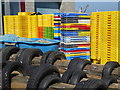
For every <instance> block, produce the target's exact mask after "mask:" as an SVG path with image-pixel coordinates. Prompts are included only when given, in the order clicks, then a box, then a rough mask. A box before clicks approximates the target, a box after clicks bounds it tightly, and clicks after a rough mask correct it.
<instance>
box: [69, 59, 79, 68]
mask: <svg viewBox="0 0 120 90" xmlns="http://www.w3.org/2000/svg"><path fill="white" fill-rule="evenodd" d="M79 59H80V58H74V59H72V60H70V63H69V64H68V69H72V68H74V67H75V65H76V64H77V63H78V60H79Z"/></svg>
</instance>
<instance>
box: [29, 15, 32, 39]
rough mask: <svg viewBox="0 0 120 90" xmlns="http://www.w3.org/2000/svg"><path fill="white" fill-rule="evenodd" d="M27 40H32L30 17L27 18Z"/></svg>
mask: <svg viewBox="0 0 120 90" xmlns="http://www.w3.org/2000/svg"><path fill="white" fill-rule="evenodd" d="M28 38H32V20H31V16H28Z"/></svg>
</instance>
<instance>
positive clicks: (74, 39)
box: [61, 13, 90, 60]
mask: <svg viewBox="0 0 120 90" xmlns="http://www.w3.org/2000/svg"><path fill="white" fill-rule="evenodd" d="M61 51H63V52H64V53H65V55H66V57H67V60H71V59H74V58H76V57H78V58H83V59H87V60H90V16H88V15H87V14H76V13H63V14H61Z"/></svg>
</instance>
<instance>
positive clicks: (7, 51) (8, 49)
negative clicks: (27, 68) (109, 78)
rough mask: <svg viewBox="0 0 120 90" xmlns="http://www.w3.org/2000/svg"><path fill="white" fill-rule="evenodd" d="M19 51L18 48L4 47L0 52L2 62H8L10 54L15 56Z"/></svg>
mask: <svg viewBox="0 0 120 90" xmlns="http://www.w3.org/2000/svg"><path fill="white" fill-rule="evenodd" d="M19 50H20V48H18V47H15V46H12V47H5V48H2V50H1V51H0V54H2V55H1V56H2V62H3V63H4V62H6V61H8V60H9V58H10V56H11V55H12V54H16V53H17V52H18V51H19Z"/></svg>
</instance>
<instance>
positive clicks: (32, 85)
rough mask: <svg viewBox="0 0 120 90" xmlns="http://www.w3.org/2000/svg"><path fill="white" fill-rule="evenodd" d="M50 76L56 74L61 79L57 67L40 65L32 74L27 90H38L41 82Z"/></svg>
mask: <svg viewBox="0 0 120 90" xmlns="http://www.w3.org/2000/svg"><path fill="white" fill-rule="evenodd" d="M50 74H56V75H58V76H59V77H60V73H59V71H58V69H57V68H56V67H55V66H52V65H49V64H43V65H40V66H39V67H38V68H36V69H35V70H34V71H33V72H32V74H31V76H30V78H29V80H28V84H27V88H26V89H27V90H30V89H34V90H36V89H37V88H38V87H39V83H40V82H41V80H42V79H43V78H45V77H46V76H47V75H50Z"/></svg>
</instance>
